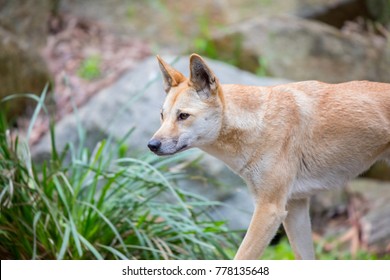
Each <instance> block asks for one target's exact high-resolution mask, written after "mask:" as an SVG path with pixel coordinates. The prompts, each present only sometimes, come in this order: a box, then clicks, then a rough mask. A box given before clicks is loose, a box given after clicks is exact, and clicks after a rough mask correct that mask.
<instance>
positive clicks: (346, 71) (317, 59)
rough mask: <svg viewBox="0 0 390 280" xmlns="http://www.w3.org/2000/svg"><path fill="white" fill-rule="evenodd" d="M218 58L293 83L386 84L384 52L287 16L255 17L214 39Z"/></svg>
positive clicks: (368, 40) (372, 43)
mask: <svg viewBox="0 0 390 280" xmlns="http://www.w3.org/2000/svg"><path fill="white" fill-rule="evenodd" d="M214 43H215V45H216V48H217V49H218V54H219V55H220V56H221V57H222V58H229V59H231V56H232V54H235V55H236V58H235V60H236V61H237V63H238V65H239V67H240V68H243V69H246V70H250V71H252V72H255V71H259V68H260V70H261V72H263V73H264V72H265V73H268V74H270V75H272V76H276V77H284V78H288V79H293V80H312V79H315V80H321V81H325V82H345V81H350V80H372V81H382V82H390V71H389V69H390V48H389V47H388V43H387V41H386V40H385V39H384V38H383V37H378V36H374V35H373V36H371V37H364V36H361V35H359V34H356V33H350V34H346V33H343V32H341V31H340V30H338V29H336V28H334V27H331V26H328V25H325V24H322V23H319V22H315V21H310V20H305V19H301V18H298V17H293V16H273V17H258V18H254V19H251V20H248V21H244V22H242V23H240V24H236V25H232V26H231V27H229V28H226V29H225V30H224V31H221V32H219V33H218V34H215V36H214Z"/></svg>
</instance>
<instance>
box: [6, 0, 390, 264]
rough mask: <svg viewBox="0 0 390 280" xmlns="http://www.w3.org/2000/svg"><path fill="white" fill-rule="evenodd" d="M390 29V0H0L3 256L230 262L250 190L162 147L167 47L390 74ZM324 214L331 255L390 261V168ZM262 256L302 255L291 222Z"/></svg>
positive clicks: (299, 75) (325, 246) (242, 78)
mask: <svg viewBox="0 0 390 280" xmlns="http://www.w3.org/2000/svg"><path fill="white" fill-rule="evenodd" d="M389 36H390V0H284V1H282V0H274V1H271V0H240V1H238V0H216V1H205V0H199V1H189V0H182V1H171V0H167V1H163V0H145V1H140V0H139V1H137V0H94V1H92V0H83V1H81V0H79V1H77V0H73V1H72V0H40V1H23V0H12V1H11V0H9V1H7V0H0V85H1V87H0V100H1V101H0V109H1V123H0V128H1V130H0V148H1V149H0V205H1V215H0V235H1V238H0V257H1V258H2V259H9V258H10V259H13V258H16V259H31V258H37V259H55V258H59V259H61V258H65V259H90V258H105V259H113V258H114V259H118V258H119V259H120V258H125V259H181V258H183V259H198V258H199V259H205V258H207V259H216V258H231V257H232V256H233V255H234V252H235V250H236V249H237V246H238V244H239V242H240V240H241V238H242V236H243V234H244V233H245V229H246V228H247V226H248V224H249V220H250V215H251V211H252V208H253V207H252V198H251V197H250V195H249V193H248V190H247V188H246V186H245V184H244V183H243V182H242V181H241V180H240V179H239V178H238V177H236V176H235V175H233V174H232V173H231V172H230V171H229V170H228V169H227V168H226V167H224V166H223V164H222V163H220V162H218V161H217V160H215V159H213V158H211V157H209V156H207V155H203V154H202V153H201V152H199V151H189V152H186V153H185V154H184V155H178V156H176V157H172V158H170V159H158V158H156V157H154V156H153V155H150V153H149V152H148V150H147V147H146V143H147V141H148V139H149V138H150V137H151V136H152V134H153V132H154V131H155V130H156V129H157V128H158V126H159V110H160V107H161V105H162V102H163V99H164V94H163V90H162V89H163V88H162V81H161V77H160V74H159V72H158V66H157V63H156V61H155V58H154V56H155V55H156V54H160V55H161V56H162V57H163V58H164V59H165V60H167V61H168V62H170V63H173V64H174V65H175V67H176V68H177V69H178V70H180V71H182V72H183V73H188V55H189V54H191V53H194V52H196V53H199V54H201V55H202V56H204V57H206V58H207V61H208V62H209V63H210V66H211V68H212V69H213V70H214V72H215V73H216V74H217V75H218V77H219V78H220V80H221V81H222V82H224V83H242V84H254V85H275V84H280V83H286V82H291V81H301V80H310V79H315V80H321V81H324V82H330V83H337V82H345V81H351V80H370V81H379V82H390V41H389V38H390V37H389ZM311 211H312V223H313V228H314V233H313V238H314V240H315V244H316V253H317V257H318V258H321V259H345V258H352V259H389V258H390V168H389V167H388V166H386V165H385V164H382V163H378V164H376V165H375V166H374V167H373V168H372V169H371V170H369V171H367V172H366V173H365V174H362V176H361V177H360V178H358V179H356V180H354V181H353V182H351V183H350V184H349V185H348V186H347V187H346V188H345V189H343V190H336V191H332V192H327V193H324V194H321V196H315V197H313V199H312V207H311ZM164 213H165V214H164ZM263 258H266V259H291V258H293V254H292V252H291V249H290V247H289V245H288V242H287V239H286V237H285V236H284V233H283V231H282V230H280V232H279V234H278V235H277V236H276V238H275V239H274V240H273V242H272V246H271V247H270V248H268V249H267V252H266V254H265V256H263Z"/></svg>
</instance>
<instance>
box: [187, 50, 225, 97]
mask: <svg viewBox="0 0 390 280" xmlns="http://www.w3.org/2000/svg"><path fill="white" fill-rule="evenodd" d="M190 83H191V86H193V87H194V88H195V89H196V91H197V92H198V94H200V95H201V96H202V97H206V98H208V97H210V96H211V95H212V94H216V93H217V90H218V85H219V81H218V79H217V77H216V76H215V75H214V73H213V71H211V69H210V68H209V67H208V66H207V64H206V62H205V61H204V60H203V58H202V57H200V56H199V55H197V54H192V55H191V57H190Z"/></svg>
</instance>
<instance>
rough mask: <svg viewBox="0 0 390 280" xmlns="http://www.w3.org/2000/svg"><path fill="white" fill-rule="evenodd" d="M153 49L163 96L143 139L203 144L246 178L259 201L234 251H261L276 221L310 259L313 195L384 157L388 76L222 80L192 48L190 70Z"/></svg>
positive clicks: (387, 152)
mask: <svg viewBox="0 0 390 280" xmlns="http://www.w3.org/2000/svg"><path fill="white" fill-rule="evenodd" d="M157 58H158V61H159V65H160V68H161V72H162V75H163V81H164V85H165V91H166V93H167V96H166V100H165V102H164V105H163V109H162V111H161V121H162V125H161V128H160V129H159V130H158V131H157V132H156V133H155V135H154V136H153V138H152V139H151V140H150V141H149V143H148V146H149V148H150V149H151V150H152V151H153V152H154V153H156V154H157V155H171V154H174V153H177V152H180V151H183V150H186V149H189V148H193V147H197V148H200V149H202V150H203V151H205V152H207V153H209V154H211V155H213V156H215V157H217V158H219V159H221V160H222V161H224V162H225V163H226V164H227V165H228V166H229V167H230V168H231V169H232V170H233V171H234V172H236V173H237V174H238V175H240V176H241V177H242V178H243V179H244V180H245V181H246V182H247V184H248V186H249V188H250V190H251V192H252V194H253V195H254V198H255V211H254V214H253V217H252V220H251V224H250V226H249V229H248V231H247V233H246V236H245V238H244V240H243V242H242V244H241V246H240V248H239V250H238V252H237V254H236V257H235V258H236V259H257V258H259V257H260V255H261V254H262V252H263V250H264V249H265V247H266V246H267V245H268V243H269V242H270V240H271V239H272V237H273V236H274V234H275V232H276V230H277V229H278V227H279V225H280V224H281V223H283V226H284V228H285V230H286V232H287V235H288V239H289V241H290V244H291V246H292V248H293V251H294V254H295V257H296V258H297V259H313V258H314V249H313V244H312V237H311V225H310V217H309V197H310V196H311V195H312V194H314V193H316V192H318V191H321V190H326V189H330V188H338V187H342V186H344V185H345V184H346V182H347V181H348V180H350V179H352V178H354V177H356V176H358V175H359V174H360V173H362V172H364V171H365V170H367V169H368V168H369V167H370V166H371V165H372V164H373V163H375V162H376V161H378V160H387V161H389V162H390V84H383V83H374V82H367V81H362V82H349V83H342V84H326V83H321V82H317V81H307V82H299V83H291V84H287V85H279V86H272V87H255V86H243V85H222V84H220V83H219V82H218V79H217V77H216V76H215V75H214V73H213V72H212V71H211V69H209V67H208V66H207V65H206V63H205V61H204V60H203V59H202V58H201V57H200V56H198V55H196V54H193V55H192V56H191V58H190V78H189V79H187V78H186V77H184V76H183V75H182V74H181V73H180V72H178V71H176V70H175V69H173V68H172V67H171V66H169V65H168V64H167V63H165V62H164V61H163V60H162V59H161V58H160V57H157Z"/></svg>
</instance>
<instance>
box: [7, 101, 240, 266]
mask: <svg viewBox="0 0 390 280" xmlns="http://www.w3.org/2000/svg"><path fill="white" fill-rule="evenodd" d="M42 96H43V97H42V98H41V100H39V104H41V105H42V104H43V98H44V94H42ZM39 107H40V106H38V108H39ZM37 111H38V110H37ZM37 111H36V112H37ZM0 120H1V122H0V207H1V208H0V209H1V211H0V257H1V259H221V258H222V259H224V258H231V255H229V254H228V253H227V252H231V251H235V249H236V241H235V236H234V235H232V234H230V233H228V230H227V229H226V227H225V225H224V222H221V221H214V220H212V219H211V218H210V217H208V215H207V214H206V213H207V212H208V210H209V208H210V207H213V206H214V205H215V203H213V202H209V201H206V200H205V199H203V198H201V197H199V196H197V195H194V194H191V193H188V192H185V191H183V190H180V189H178V188H177V187H175V185H174V182H175V181H176V180H180V179H181V178H183V176H184V175H183V174H181V173H173V172H170V171H169V169H168V167H167V166H172V165H173V166H174V165H177V164H178V163H179V162H180V160H181V159H182V157H184V156H185V154H181V155H178V156H176V157H170V158H166V159H163V160H161V159H157V157H155V156H151V155H149V156H141V157H138V158H134V157H126V154H127V147H126V145H125V144H124V142H125V141H124V140H125V139H121V140H120V141H118V143H114V142H113V141H111V139H106V140H104V141H102V142H100V143H99V144H98V145H97V146H96V147H95V149H93V150H90V149H88V148H87V147H86V146H85V145H84V144H83V143H84V142H85V135H84V132H83V130H82V129H79V141H80V143H81V144H80V145H78V146H77V147H76V146H75V145H73V144H72V143H69V145H68V146H67V148H66V149H65V151H64V152H62V153H58V152H57V151H56V149H55V143H54V139H55V137H54V135H55V129H54V125H52V126H51V136H52V147H53V153H52V156H51V159H50V161H47V162H44V163H43V164H42V165H37V164H35V163H33V162H32V161H31V156H30V149H29V146H28V145H27V144H26V143H25V142H24V141H22V140H20V138H19V137H18V136H17V135H12V133H10V132H9V130H8V127H7V123H6V121H5V119H4V117H3V116H2V117H1V118H0ZM33 125H34V122H32V123H31V125H30V129H29V131H31V128H32V127H33ZM129 134H130V133H129ZM126 137H127V136H126ZM27 140H28V139H27ZM118 155H119V156H121V158H118V157H117V156H118Z"/></svg>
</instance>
